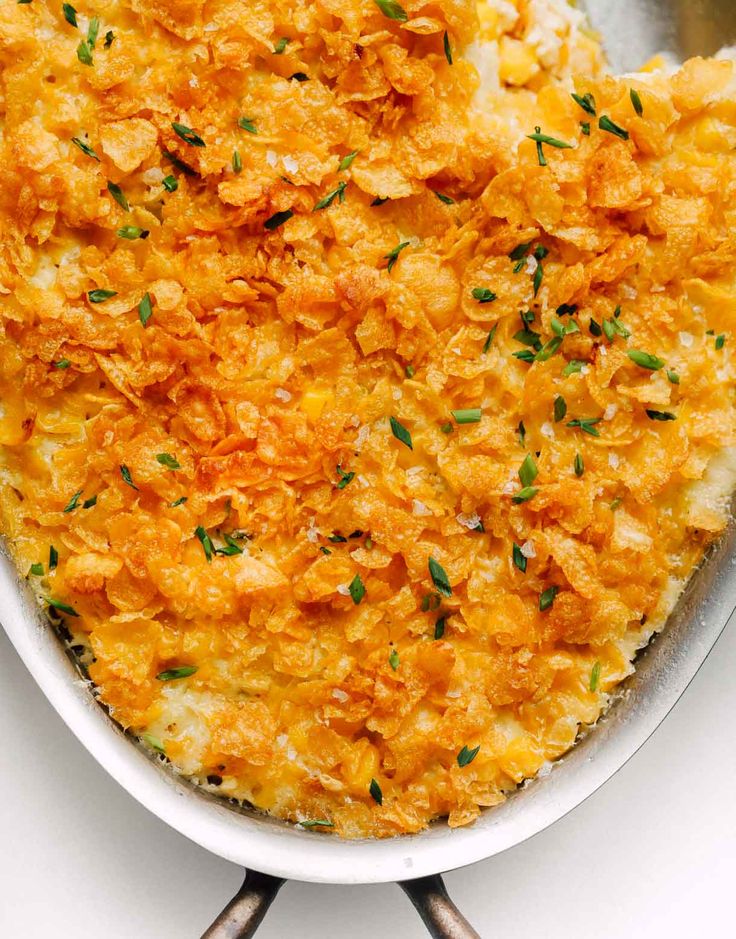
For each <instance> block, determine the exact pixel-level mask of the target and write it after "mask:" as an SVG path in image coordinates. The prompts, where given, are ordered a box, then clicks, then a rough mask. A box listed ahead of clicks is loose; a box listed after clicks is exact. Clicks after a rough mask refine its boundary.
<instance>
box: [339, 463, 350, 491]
mask: <svg viewBox="0 0 736 939" xmlns="http://www.w3.org/2000/svg"><path fill="white" fill-rule="evenodd" d="M337 475H338V476H339V477H340V482H339V483H338V484H337V486H336V487H335V488H336V489H344V488H345V487H346V486H347V484H348V483H349V482H352V480H353V479H354V478H355V473H346V472H344V471H343V469H342V467H341V466H340V464H339V463H338V464H337Z"/></svg>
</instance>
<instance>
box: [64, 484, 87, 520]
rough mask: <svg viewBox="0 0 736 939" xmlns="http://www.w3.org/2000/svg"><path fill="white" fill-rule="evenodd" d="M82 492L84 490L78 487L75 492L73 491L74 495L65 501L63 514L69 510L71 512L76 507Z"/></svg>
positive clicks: (66, 513)
mask: <svg viewBox="0 0 736 939" xmlns="http://www.w3.org/2000/svg"><path fill="white" fill-rule="evenodd" d="M83 492H84V490H83V489H79V490H78V491H77V492H75V493H74V495H73V496H72V497H71V499H70V500H69V502H68V503H67V505H66V508H65V509H64V514H65V515H68V514H69V512H73V511H74V509H76V508H77V506H78V505H79V499H80V497H81V495H82V493H83Z"/></svg>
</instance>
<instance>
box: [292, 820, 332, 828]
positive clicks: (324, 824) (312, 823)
mask: <svg viewBox="0 0 736 939" xmlns="http://www.w3.org/2000/svg"><path fill="white" fill-rule="evenodd" d="M298 824H299V827H300V828H334V827H335V823H334V822H330V821H328V820H327V819H326V818H310V819H307V820H306V821H303V822H298Z"/></svg>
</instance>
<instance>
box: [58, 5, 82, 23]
mask: <svg viewBox="0 0 736 939" xmlns="http://www.w3.org/2000/svg"><path fill="white" fill-rule="evenodd" d="M61 10H62V13H63V14H64V19H65V20H66V21H67V23H68V24H69V25H70V26H73V27H74V28H75V29H77V28H78V27H79V23H77V11H76V10H75V9H74V7H73V6H72V5H71V3H62V5H61Z"/></svg>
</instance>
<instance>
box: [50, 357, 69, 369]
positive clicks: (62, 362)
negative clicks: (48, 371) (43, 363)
mask: <svg viewBox="0 0 736 939" xmlns="http://www.w3.org/2000/svg"><path fill="white" fill-rule="evenodd" d="M51 364H52V365H53V367H54V368H58V369H60V370H62V371H63V370H64V369H67V368H69V366H70V365H71V364H72V363H71V362H70V361H69V359H59V361H58V362H52V363H51Z"/></svg>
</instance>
